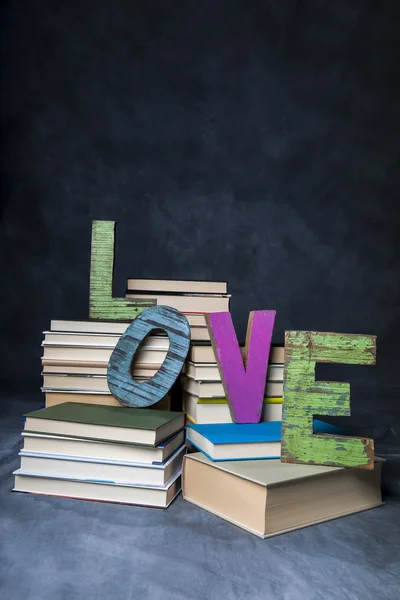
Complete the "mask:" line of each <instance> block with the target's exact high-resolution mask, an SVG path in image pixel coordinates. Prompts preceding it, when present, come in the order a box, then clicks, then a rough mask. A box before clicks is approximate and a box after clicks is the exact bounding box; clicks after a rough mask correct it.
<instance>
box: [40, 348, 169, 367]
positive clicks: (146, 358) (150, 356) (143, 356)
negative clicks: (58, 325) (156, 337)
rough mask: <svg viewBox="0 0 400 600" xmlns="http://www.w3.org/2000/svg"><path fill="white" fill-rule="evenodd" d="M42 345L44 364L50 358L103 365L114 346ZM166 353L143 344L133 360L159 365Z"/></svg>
mask: <svg viewBox="0 0 400 600" xmlns="http://www.w3.org/2000/svg"><path fill="white" fill-rule="evenodd" d="M42 345H43V357H42V361H43V364H46V362H47V361H49V360H51V361H53V363H54V362H55V361H58V364H60V365H62V364H64V363H67V364H70V363H72V362H73V363H79V362H80V363H84V364H96V363H102V364H104V363H105V365H106V366H107V364H108V361H109V360H110V357H111V354H112V353H113V350H114V347H115V346H111V347H97V348H92V347H90V346H67V345H65V346H64V345H57V346H49V345H45V344H44V343H43V344H42ZM166 355H167V351H166V350H158V349H156V348H154V349H149V350H148V349H146V348H145V347H144V346H143V349H139V351H138V352H137V354H136V355H135V362H136V363H137V364H152V365H154V364H157V365H161V364H162V363H163V361H164V359H165V357H166Z"/></svg>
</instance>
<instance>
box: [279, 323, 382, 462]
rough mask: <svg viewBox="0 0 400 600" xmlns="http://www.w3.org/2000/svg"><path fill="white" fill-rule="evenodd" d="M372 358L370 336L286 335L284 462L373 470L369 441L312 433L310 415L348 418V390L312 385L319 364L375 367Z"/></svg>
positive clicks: (342, 386)
mask: <svg viewBox="0 0 400 600" xmlns="http://www.w3.org/2000/svg"><path fill="white" fill-rule="evenodd" d="M375 358H376V337H375V336H372V335H357V334H344V333H343V334H340V333H339V334H337V333H319V332H314V331H287V332H286V334H285V367H284V384H283V407H282V409H283V414H282V454H281V460H282V462H294V463H305V464H318V465H333V466H343V467H359V468H365V469H373V467H374V442H373V440H370V439H367V438H356V437H349V436H337V435H328V434H324V435H317V434H313V415H329V416H349V415H350V385H349V384H348V383H344V382H329V381H315V365H316V363H317V362H334V363H348V364H361V365H373V364H375Z"/></svg>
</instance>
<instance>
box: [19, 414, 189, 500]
mask: <svg viewBox="0 0 400 600" xmlns="http://www.w3.org/2000/svg"><path fill="white" fill-rule="evenodd" d="M25 416H26V421H25V429H24V431H23V433H22V435H23V437H24V446H23V449H22V450H21V452H20V457H21V467H20V469H18V470H17V471H15V473H14V475H15V487H14V491H19V492H30V493H37V494H45V495H52V496H66V497H71V498H79V499H86V500H99V501H105V502H121V503H125V504H140V505H146V506H155V507H161V508H166V507H167V506H168V505H169V504H170V503H171V502H172V500H173V499H174V498H175V497H176V495H177V494H178V493H179V492H180V490H181V477H180V475H181V469H182V460H183V456H184V454H185V451H186V450H185V446H184V430H183V427H184V418H185V417H184V415H183V413H178V412H175V413H174V412H170V411H161V410H149V409H135V408H126V407H122V406H121V407H114V406H101V405H93V404H81V403H70V402H66V403H64V404H59V405H56V406H52V407H49V408H45V409H41V410H38V411H34V412H31V413H29V414H27V415H25Z"/></svg>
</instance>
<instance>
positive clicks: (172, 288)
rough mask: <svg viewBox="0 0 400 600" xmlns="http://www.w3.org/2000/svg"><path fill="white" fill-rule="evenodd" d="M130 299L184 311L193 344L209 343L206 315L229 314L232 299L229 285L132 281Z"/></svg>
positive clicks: (127, 293) (199, 282)
mask: <svg viewBox="0 0 400 600" xmlns="http://www.w3.org/2000/svg"><path fill="white" fill-rule="evenodd" d="M126 297H127V298H131V299H137V300H143V299H145V298H149V299H151V300H156V301H157V304H160V305H165V306H171V307H172V308H176V309H178V310H180V311H181V312H182V313H183V314H184V315H185V316H186V318H187V320H188V322H189V325H190V338H191V340H209V339H210V335H209V333H208V329H207V325H206V322H205V318H204V314H205V313H210V312H224V311H229V300H230V295H229V294H228V293H227V283H226V282H225V281H178V280H175V281H170V280H157V279H128V282H127V291H126Z"/></svg>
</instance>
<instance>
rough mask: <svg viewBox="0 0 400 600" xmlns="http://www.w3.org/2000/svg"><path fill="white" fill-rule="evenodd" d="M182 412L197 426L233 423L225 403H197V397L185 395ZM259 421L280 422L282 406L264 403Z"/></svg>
mask: <svg viewBox="0 0 400 600" xmlns="http://www.w3.org/2000/svg"><path fill="white" fill-rule="evenodd" d="M183 410H184V412H185V413H186V415H187V416H188V417H189V419H190V420H191V421H193V422H195V423H198V424H207V423H232V422H233V421H232V417H231V413H230V410H229V406H228V403H227V402H226V403H224V404H223V403H211V402H199V401H198V398H197V396H192V394H187V393H185V394H184V396H183ZM261 421H282V404H275V403H274V404H271V403H267V402H264V404H263V410H262V414H261Z"/></svg>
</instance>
